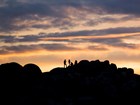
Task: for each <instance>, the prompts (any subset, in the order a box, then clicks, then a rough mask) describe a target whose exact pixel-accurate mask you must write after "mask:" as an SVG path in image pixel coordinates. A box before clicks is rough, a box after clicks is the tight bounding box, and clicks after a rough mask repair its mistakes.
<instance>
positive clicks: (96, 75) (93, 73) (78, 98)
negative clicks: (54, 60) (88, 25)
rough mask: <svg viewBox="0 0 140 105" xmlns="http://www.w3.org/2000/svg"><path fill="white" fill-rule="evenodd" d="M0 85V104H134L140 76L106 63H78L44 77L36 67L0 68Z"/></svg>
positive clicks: (5, 65)
mask: <svg viewBox="0 0 140 105" xmlns="http://www.w3.org/2000/svg"><path fill="white" fill-rule="evenodd" d="M69 64H70V61H69ZM0 84H1V86H0V97H2V98H0V104H2V102H7V100H8V101H10V102H11V103H10V104H14V105H25V104H26V105H33V104H39V105H94V104H97V105H98V104H102V102H103V104H111V105H112V104H136V103H137V102H139V97H140V76H139V75H138V74H135V73H134V70H133V69H131V68H126V67H123V68H117V66H116V64H114V63H110V62H109V61H108V60H105V61H100V60H92V61H88V60H81V61H80V62H79V63H78V62H77V61H76V63H75V64H74V65H70V66H68V67H65V68H61V67H57V68H54V69H52V70H51V71H49V72H43V73H42V71H41V69H40V68H39V67H38V66H37V65H35V64H26V65H24V66H23V67H22V66H21V65H20V64H18V63H16V62H11V63H6V64H1V65H0ZM7 104H8V103H7Z"/></svg>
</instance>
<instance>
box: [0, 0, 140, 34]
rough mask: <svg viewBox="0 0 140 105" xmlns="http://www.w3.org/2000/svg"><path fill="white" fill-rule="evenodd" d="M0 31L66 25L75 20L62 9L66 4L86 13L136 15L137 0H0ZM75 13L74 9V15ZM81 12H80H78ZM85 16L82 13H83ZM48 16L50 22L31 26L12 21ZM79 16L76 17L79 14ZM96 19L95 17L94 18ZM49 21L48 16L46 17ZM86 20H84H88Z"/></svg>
mask: <svg viewBox="0 0 140 105" xmlns="http://www.w3.org/2000/svg"><path fill="white" fill-rule="evenodd" d="M0 4H1V5H0V23H1V24H0V31H1V32H13V31H18V30H23V29H29V28H45V29H46V28H50V27H58V28H60V29H68V28H69V27H72V26H74V25H75V24H74V23H73V22H72V21H70V20H65V18H69V15H73V16H74V14H71V13H68V12H67V11H65V9H66V8H68V7H72V8H75V9H77V10H79V11H86V12H87V14H92V13H98V14H102V15H103V14H127V15H131V16H137V17H139V15H140V12H139V11H140V1H139V0H104V1H103V0H78V1H75V0H70V1H66V0H59V1H58V0H32V1H29V0H2V1H0ZM76 14H77V13H75V15H76ZM82 16H83V15H82ZM84 16H86V15H84ZM46 17H50V18H52V19H54V20H53V21H51V24H50V25H49V24H46V25H39V24H34V25H31V26H28V25H27V24H25V25H17V24H16V23H17V22H19V21H21V22H22V21H24V20H28V21H29V20H41V19H42V18H46ZM79 19H80V17H79ZM95 20H96V19H95ZM49 21H50V20H49ZM101 21H102V22H105V21H108V22H109V21H112V22H113V21H116V20H114V19H113V18H106V19H105V18H104V19H100V20H98V19H97V20H96V21H94V22H95V23H94V22H92V24H97V23H96V22H98V23H99V22H101ZM89 23H90V22H88V23H87V24H89Z"/></svg>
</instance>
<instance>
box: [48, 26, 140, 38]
mask: <svg viewBox="0 0 140 105" xmlns="http://www.w3.org/2000/svg"><path fill="white" fill-rule="evenodd" d="M137 32H140V27H117V28H109V29H101V30H82V31H75V32H64V33H53V34H48V35H47V37H72V36H73V37H74V36H96V35H98V36H99V35H107V34H123V33H137Z"/></svg>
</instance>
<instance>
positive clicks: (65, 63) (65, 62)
mask: <svg viewBox="0 0 140 105" xmlns="http://www.w3.org/2000/svg"><path fill="white" fill-rule="evenodd" d="M66 67H67V61H66V59H65V60H64V68H66Z"/></svg>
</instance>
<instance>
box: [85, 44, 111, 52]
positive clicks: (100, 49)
mask: <svg viewBox="0 0 140 105" xmlns="http://www.w3.org/2000/svg"><path fill="white" fill-rule="evenodd" d="M88 49H89V50H93V51H108V50H109V49H108V48H106V47H103V46H102V45H98V46H97V45H96V46H93V45H92V46H88Z"/></svg>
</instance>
